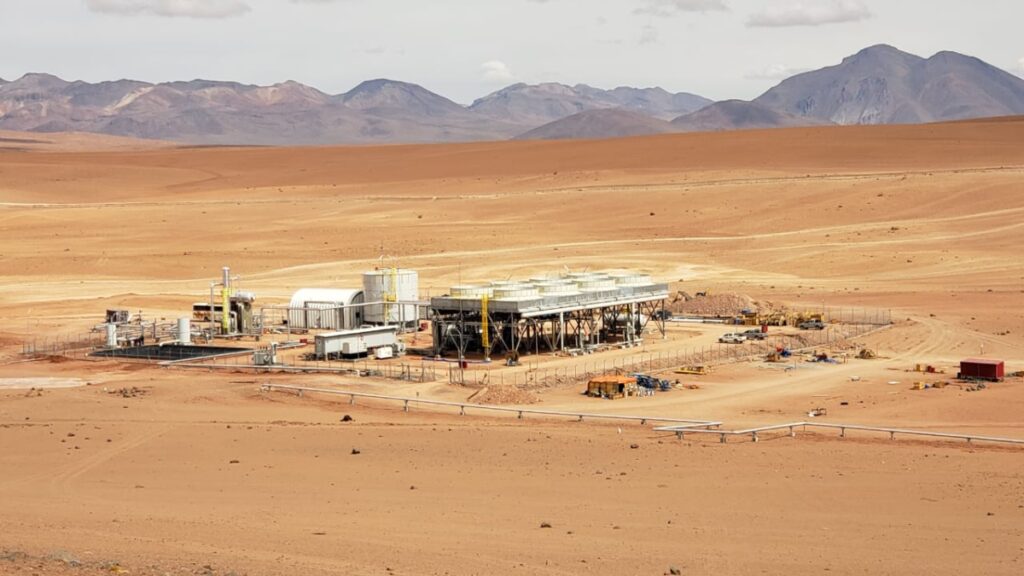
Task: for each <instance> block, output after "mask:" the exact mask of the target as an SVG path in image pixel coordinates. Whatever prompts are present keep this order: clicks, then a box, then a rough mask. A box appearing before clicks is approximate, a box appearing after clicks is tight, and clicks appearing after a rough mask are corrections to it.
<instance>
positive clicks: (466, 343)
mask: <svg viewBox="0 0 1024 576" xmlns="http://www.w3.org/2000/svg"><path fill="white" fill-rule="evenodd" d="M667 298H668V286H667V285H666V284H659V283H656V282H654V281H652V280H651V277H650V276H648V275H646V274H640V273H636V272H615V273H602V272H570V273H566V274H564V275H559V276H535V277H533V278H530V279H529V280H521V281H515V280H497V281H491V282H487V283H484V284H474V285H461V286H453V287H452V288H451V290H450V291H449V293H448V294H446V295H444V296H439V297H435V298H431V300H430V319H431V321H432V322H433V338H434V353H435V355H437V356H442V355H444V354H447V353H455V354H457V355H458V356H459V357H460V358H463V357H465V355H466V354H467V353H480V354H482V355H483V357H484V358H485V359H490V357H491V356H492V355H493V354H507V355H509V356H510V357H511V358H513V359H514V358H516V357H518V355H519V354H520V353H535V354H539V353H541V351H549V352H556V351H561V352H580V353H586V352H590V351H592V350H594V349H596V348H598V347H600V346H602V345H607V344H617V345H622V346H633V345H637V344H639V343H640V342H641V341H642V340H643V337H644V333H645V331H646V329H647V326H648V324H649V323H650V322H652V321H653V322H654V323H655V324H656V326H657V327H658V329H659V331H660V333H661V335H662V336H663V337H664V335H665V323H664V313H663V312H662V313H657V312H658V311H659V310H660V311H664V308H665V300H666V299H667Z"/></svg>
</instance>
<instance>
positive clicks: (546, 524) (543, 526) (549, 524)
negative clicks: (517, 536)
mask: <svg viewBox="0 0 1024 576" xmlns="http://www.w3.org/2000/svg"><path fill="white" fill-rule="evenodd" d="M540 527H541V528H551V523H550V522H541V523H540Z"/></svg>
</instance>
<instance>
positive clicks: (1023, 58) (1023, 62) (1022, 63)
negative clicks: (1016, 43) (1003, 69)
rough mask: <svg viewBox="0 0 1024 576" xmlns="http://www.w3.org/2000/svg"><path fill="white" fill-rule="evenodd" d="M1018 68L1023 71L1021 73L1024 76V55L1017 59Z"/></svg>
mask: <svg viewBox="0 0 1024 576" xmlns="http://www.w3.org/2000/svg"><path fill="white" fill-rule="evenodd" d="M1017 69H1018V70H1019V71H1020V72H1021V75H1022V76H1024V56H1021V57H1020V60H1017Z"/></svg>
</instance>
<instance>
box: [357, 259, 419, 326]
mask: <svg viewBox="0 0 1024 576" xmlns="http://www.w3.org/2000/svg"><path fill="white" fill-rule="evenodd" d="M363 297H364V300H365V301H366V302H383V304H374V305H371V306H367V307H366V313H365V314H364V316H363V320H364V321H365V322H368V323H370V324H398V323H404V324H415V323H416V322H418V321H419V308H418V307H417V306H416V305H415V304H409V302H415V301H417V300H419V299H420V278H419V274H418V273H417V272H416V271H415V270H405V269H402V268H381V269H379V270H371V271H369V272H365V273H364V274H363ZM389 302H402V304H389Z"/></svg>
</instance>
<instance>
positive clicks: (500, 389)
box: [473, 386, 540, 405]
mask: <svg viewBox="0 0 1024 576" xmlns="http://www.w3.org/2000/svg"><path fill="white" fill-rule="evenodd" d="M473 402H475V403H477V404H498V405H504V404H536V403H537V402H540V398H538V397H537V396H535V395H534V394H531V393H530V392H528V391H526V390H523V389H522V388H518V387H516V386H488V387H487V388H484V389H483V390H482V391H481V392H480V393H479V394H476V395H474V396H473Z"/></svg>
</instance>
